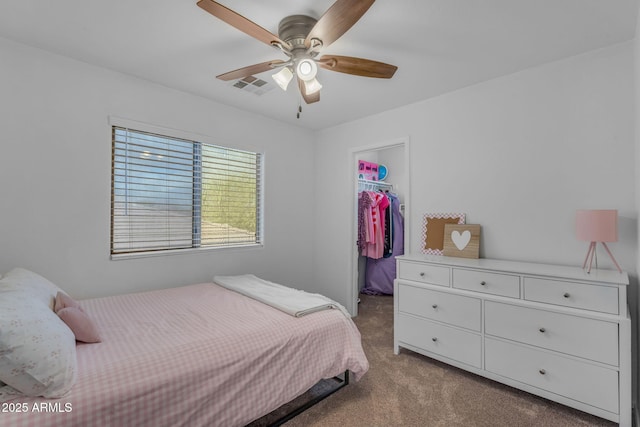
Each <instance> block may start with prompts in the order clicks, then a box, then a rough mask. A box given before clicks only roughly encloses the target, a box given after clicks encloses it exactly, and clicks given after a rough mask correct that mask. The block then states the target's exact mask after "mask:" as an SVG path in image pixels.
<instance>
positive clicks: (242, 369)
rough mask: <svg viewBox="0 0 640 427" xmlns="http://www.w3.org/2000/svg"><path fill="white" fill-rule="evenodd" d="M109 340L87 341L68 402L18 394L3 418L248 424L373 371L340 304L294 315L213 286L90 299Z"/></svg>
mask: <svg viewBox="0 0 640 427" xmlns="http://www.w3.org/2000/svg"><path fill="white" fill-rule="evenodd" d="M81 305H82V308H83V309H84V310H85V311H86V312H87V314H88V315H89V316H90V317H91V318H92V319H93V320H94V322H95V324H96V325H97V327H98V329H99V331H100V335H101V338H102V342H101V343H95V344H82V343H78V344H77V348H76V350H77V361H78V379H77V382H76V384H75V385H74V386H73V388H72V390H71V392H70V393H69V394H67V395H66V396H65V397H64V398H61V399H44V398H26V397H16V399H13V400H11V401H8V402H4V403H2V405H3V406H2V408H0V425H2V426H4V427H9V426H10V427H14V426H15V427H17V426H24V427H26V426H28V427H36V426H38V427H39V426H47V427H55V426H61V427H62V426H64V427H68V426H78V427H80V426H82V427H86V426H149V427H151V426H153V427H161V426H167V427H169V426H171V427H175V426H189V427H193V426H225V427H228V426H243V425H246V424H247V423H249V422H251V421H253V420H254V419H257V418H259V417H261V416H263V415H265V414H267V413H269V412H271V411H272V410H274V409H276V408H278V407H279V406H281V405H282V404H284V403H286V402H288V401H290V400H292V399H293V398H295V397H297V396H298V395H300V394H302V393H303V392H305V391H306V390H308V389H309V388H310V387H311V386H313V385H314V384H315V383H316V382H318V381H319V380H320V379H322V378H330V377H333V376H336V375H338V374H340V373H341V372H344V371H345V370H349V371H351V372H352V378H354V379H355V380H356V381H357V380H358V379H360V377H361V376H362V375H363V374H364V373H365V372H366V371H367V369H368V366H369V365H368V362H367V359H366V357H365V355H364V352H363V350H362V346H361V341H360V333H359V332H358V330H357V328H356V326H355V325H354V323H353V322H352V321H351V319H348V318H346V317H345V316H344V315H343V314H342V313H341V312H340V311H339V310H324V311H320V312H316V313H313V314H309V315H307V316H303V317H299V318H296V317H293V316H290V315H288V314H286V313H283V312H281V311H279V310H277V309H275V308H272V307H269V306H267V305H265V304H262V303H260V302H258V301H256V300H253V299H250V298H248V297H246V296H243V295H240V294H238V293H236V292H233V291H230V290H227V289H224V288H222V287H220V286H218V285H216V284H213V283H203V284H198V285H191V286H185V287H179V288H172V289H166V290H158V291H151V292H144V293H136V294H129V295H119V296H113V297H106V298H96V299H89V300H83V301H81Z"/></svg>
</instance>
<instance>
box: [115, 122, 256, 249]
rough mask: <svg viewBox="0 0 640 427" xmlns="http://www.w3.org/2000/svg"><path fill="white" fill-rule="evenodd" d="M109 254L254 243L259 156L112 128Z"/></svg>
mask: <svg viewBox="0 0 640 427" xmlns="http://www.w3.org/2000/svg"><path fill="white" fill-rule="evenodd" d="M112 143H113V145H112V150H113V155H112V179H111V183H112V185H111V254H112V255H118V254H131V253H150V252H156V251H166V250H175V249H187V248H205V247H230V246H243V245H257V244H261V243H262V236H261V218H262V215H261V210H262V209H261V191H262V188H261V187H262V179H261V169H262V165H261V155H260V154H259V153H252V152H248V151H242V150H236V149H231V148H225V147H220V146H216V145H212V144H208V143H202V142H196V141H191V140H187V139H180V138H174V137H170V136H164V135H159V134H156V133H150V132H146V131H140V130H133V129H129V128H125V127H119V126H113V127H112Z"/></svg>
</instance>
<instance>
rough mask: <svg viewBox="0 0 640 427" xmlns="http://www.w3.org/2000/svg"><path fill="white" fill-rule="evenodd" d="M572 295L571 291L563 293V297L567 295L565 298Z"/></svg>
mask: <svg viewBox="0 0 640 427" xmlns="http://www.w3.org/2000/svg"><path fill="white" fill-rule="evenodd" d="M570 296H571V295H569V292H565V293H564V295H563V297H565V298H569V297H570Z"/></svg>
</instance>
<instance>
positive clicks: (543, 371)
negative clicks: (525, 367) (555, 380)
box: [538, 369, 547, 375]
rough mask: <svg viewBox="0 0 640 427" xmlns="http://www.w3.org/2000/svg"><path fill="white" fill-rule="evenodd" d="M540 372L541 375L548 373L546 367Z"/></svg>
mask: <svg viewBox="0 0 640 427" xmlns="http://www.w3.org/2000/svg"><path fill="white" fill-rule="evenodd" d="M538 372H540V375H544V374H546V373H547V371H545V370H544V369H540V370H539V371H538Z"/></svg>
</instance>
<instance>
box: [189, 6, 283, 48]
mask: <svg viewBox="0 0 640 427" xmlns="http://www.w3.org/2000/svg"><path fill="white" fill-rule="evenodd" d="M197 4H198V6H200V7H201V8H202V9H204V10H206V11H207V12H209V13H210V14H212V15H213V16H215V17H216V18H219V19H221V20H223V21H224V22H226V23H227V24H229V25H231V26H232V27H235V28H237V29H238V30H240V31H242V32H244V33H246V34H248V35H250V36H251V37H253V38H255V39H257V40H260V41H261V42H263V43H266V44H268V45H269V46H273V43H274V42H275V43H280V44H281V45H282V47H284V48H286V49H291V46H290V45H289V43H287V42H285V41H283V40H280V38H279V37H278V36H276V35H275V34H272V33H271V32H270V31H267V30H265V29H264V28H262V27H261V26H259V25H258V24H256V23H255V22H253V21H250V20H248V19H247V18H245V17H244V16H242V15H240V14H239V13H236V12H234V11H233V10H231V9H229V8H228V7H225V6H223V5H221V4H220V3H218V2H215V1H213V0H200V1H198V3H197Z"/></svg>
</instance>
